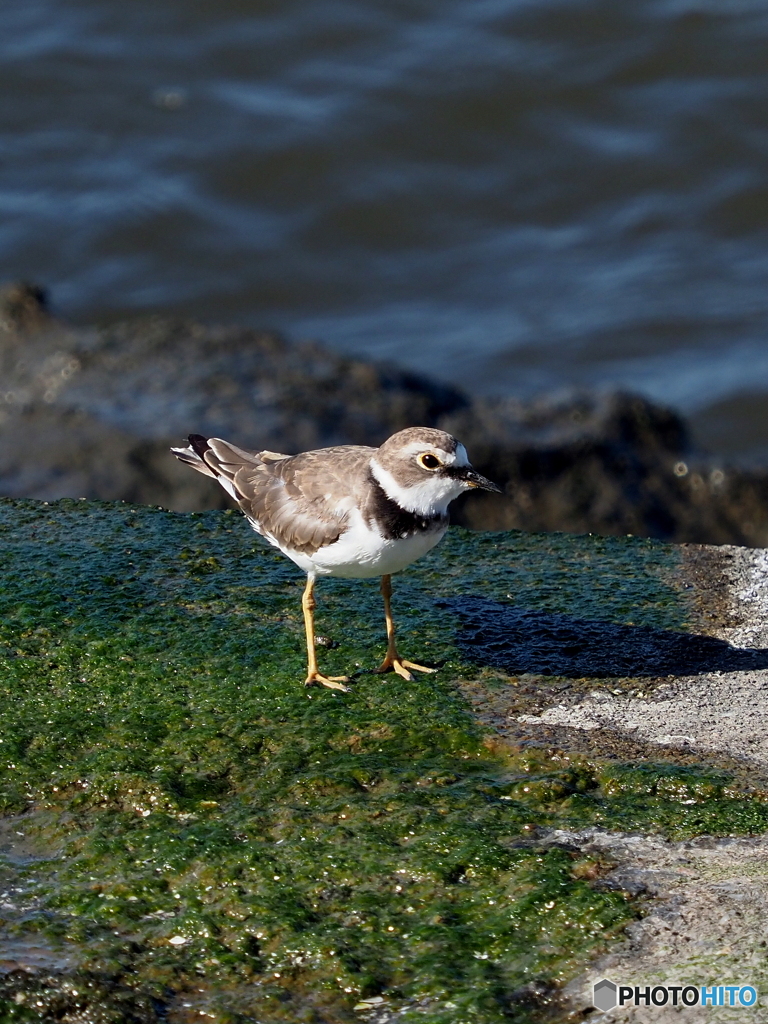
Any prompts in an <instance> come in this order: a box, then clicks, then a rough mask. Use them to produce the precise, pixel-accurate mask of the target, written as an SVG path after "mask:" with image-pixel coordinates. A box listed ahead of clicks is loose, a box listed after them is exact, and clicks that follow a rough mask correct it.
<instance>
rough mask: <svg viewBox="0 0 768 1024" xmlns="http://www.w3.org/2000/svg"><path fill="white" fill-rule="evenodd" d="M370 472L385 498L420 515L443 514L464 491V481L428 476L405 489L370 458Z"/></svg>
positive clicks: (465, 487)
mask: <svg viewBox="0 0 768 1024" xmlns="http://www.w3.org/2000/svg"><path fill="white" fill-rule="evenodd" d="M371 473H373V476H374V479H375V480H376V481H377V483H378V484H379V486H380V487H381V489H382V490H383V491H384V493H385V494H386V496H387V497H388V498H390V499H391V500H392V501H394V502H395V503H396V504H397V505H399V506H400V508H402V509H405V510H406V511H407V512H414V513H415V514H416V515H420V516H441V515H445V513H446V512H447V511H448V506H449V505H450V503H451V502H452V501H453V499H454V498H458V496H459V495H460V494H461V493H462V492H463V491H465V490H466V489H467V485H466V484H465V483H464V481H462V480H452V479H451V478H450V477H444V476H434V477H428V478H427V479H426V480H423V481H422V482H421V483H418V484H412V485H411V486H410V487H404V486H403V485H402V484H399V483H398V482H397V480H395V478H394V477H393V476H392V474H391V473H390V472H389V470H387V469H384V467H383V466H381V465H379V463H378V462H377V461H376V459H375V458H374V459H371Z"/></svg>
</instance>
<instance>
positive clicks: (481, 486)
mask: <svg viewBox="0 0 768 1024" xmlns="http://www.w3.org/2000/svg"><path fill="white" fill-rule="evenodd" d="M459 478H460V479H461V480H465V481H466V482H467V483H468V484H469V486H470V487H471V488H473V489H475V488H476V489H477V490H480V491H491V492H492V493H493V494H501V493H502V491H501V488H500V487H497V486H496V484H494V483H492V482H491V481H490V480H488V479H487V478H486V477H484V476H481V474H480V473H478V472H477V470H476V469H472V467H471V466H468V467H467V468H466V469H464V468H462V470H461V473H460V474H459Z"/></svg>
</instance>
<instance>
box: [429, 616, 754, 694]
mask: <svg viewBox="0 0 768 1024" xmlns="http://www.w3.org/2000/svg"><path fill="white" fill-rule="evenodd" d="M438 603H439V605H440V606H441V607H443V608H448V609H450V610H451V611H452V612H454V613H455V614H456V615H458V617H459V619H460V620H461V628H460V629H459V633H458V636H457V642H458V645H459V647H460V649H461V651H462V653H463V654H464V655H465V656H466V657H467V658H468V659H469V660H470V661H472V662H474V663H475V664H480V665H488V666H492V667H493V668H500V669H503V670H504V671H505V672H507V673H509V674H510V675H520V674H522V673H524V672H530V673H535V674H538V675H553V676H567V677H571V678H583V677H594V678H606V677H611V676H616V677H622V676H624V677H626V676H630V677H631V676H689V675H697V674H698V673H700V672H736V671H744V670H746V669H759V668H768V650H760V649H756V648H738V647H732V646H731V645H730V644H729V643H727V642H726V641H725V640H718V639H716V638H715V637H711V636H702V635H701V634H696V633H676V632H673V631H672V630H665V629H654V628H653V627H652V626H625V625H618V624H616V623H613V622H599V621H593V620H589V619H576V618H572V617H571V616H570V615H555V614H551V613H549V612H541V611H532V610H531V609H528V608H518V607H516V606H515V605H508V604H502V603H501V602H499V601H491V600H488V599H487V598H483V597H470V596H460V597H454V598H449V599H446V600H443V601H440V602H438Z"/></svg>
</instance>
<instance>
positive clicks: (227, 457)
mask: <svg viewBox="0 0 768 1024" xmlns="http://www.w3.org/2000/svg"><path fill="white" fill-rule="evenodd" d="M171 451H172V452H173V454H174V455H175V456H176V458H177V459H179V460H180V461H181V462H183V463H185V464H186V465H187V466H190V467H191V468H192V469H196V470H197V472H198V473H202V474H203V475H204V476H210V477H212V478H213V479H214V480H217V481H218V482H219V483H220V484H221V486H222V487H223V488H224V490H225V491H226V492H227V493H228V494H230V495H231V496H232V497H233V498H234V499H235V501H237V500H239V499H240V498H242V495H241V494H239V493H238V492H237V489H236V487H235V483H234V477H235V474H236V473H237V471H238V470H239V469H242V468H243V466H247V465H251V466H263V465H264V461H265V460H267V461H269V462H275V461H279V460H281V459H287V458H290V456H288V455H281V454H279V453H278V452H249V451H246V450H245V449H244V448H238V447H237V446H236V445H234V444H230V442H229V441H223V440H222V439H221V438H219V437H211V438H207V437H203V435H202V434H190V435H189V448H171Z"/></svg>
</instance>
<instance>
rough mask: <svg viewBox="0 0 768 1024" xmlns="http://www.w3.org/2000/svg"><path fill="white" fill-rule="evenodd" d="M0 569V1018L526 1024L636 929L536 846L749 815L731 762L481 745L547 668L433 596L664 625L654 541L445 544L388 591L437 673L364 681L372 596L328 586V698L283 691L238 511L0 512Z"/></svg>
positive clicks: (665, 607)
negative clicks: (585, 831) (588, 830)
mask: <svg viewBox="0 0 768 1024" xmlns="http://www.w3.org/2000/svg"><path fill="white" fill-rule="evenodd" d="M0 559H1V560H2V578H1V582H0V692H1V693H2V702H1V703H0V741H1V742H0V751H2V754H0V771H1V773H2V785H1V787H0V799H1V800H2V807H3V812H4V815H5V817H4V819H3V821H4V822H5V829H6V831H5V833H3V834H0V855H2V856H1V858H0V863H1V864H2V872H3V878H2V881H3V886H4V892H5V896H4V897H3V900H4V901H5V902H4V903H3V905H2V924H1V925H0V939H1V940H2V941H1V942H0V1008H1V1009H0V1014H4V1015H5V1016H4V1017H3V1019H8V1020H51V1019H77V1020H80V1021H93V1022H99V1024H101V1022H107V1021H110V1022H111V1021H124V1020H125V1021H155V1020H157V1021H159V1020H171V1021H180V1022H186V1021H190V1020H194V1019H200V1014H201V1013H203V1014H208V1016H209V1019H210V1018H212V1019H214V1020H221V1021H227V1020H232V1021H235V1020H237V1021H264V1020H269V1021H279V1020H285V1021H291V1022H296V1021H315V1022H329V1024H330V1022H336V1021H348V1020H352V1019H365V1018H361V1016H360V1015H361V1014H362V1013H363V1012H368V1011H367V1010H364V1009H363V1010H358V1011H357V1012H355V1010H354V1007H355V1006H356V1005H358V1004H359V1003H360V1002H361V1001H365V1000H366V999H370V998H372V997H377V996H380V997H381V998H382V1000H383V1003H377V1002H373V1003H370V1004H368V1005H369V1006H370V1007H372V1009H371V1010H370V1012H371V1013H373V1012H374V1010H375V1013H376V1014H379V1015H381V1014H382V1013H384V1012H385V1011H386V1012H387V1013H389V1014H390V1019H392V1020H395V1019H397V1020H406V1019H410V1017H409V1014H410V1015H411V1016H412V1017H413V1019H414V1020H420V1021H426V1022H428V1024H438V1022H445V1024H448V1022H451V1024H455V1022H456V1021H459V1020H465V1019H466V1020H472V1021H477V1022H481V1024H491V1022H501V1021H509V1020H513V1021H529V1020H530V1021H533V1020H543V1019H544V1018H545V1017H547V1016H548V1015H551V1013H552V1012H554V1009H553V1008H554V1007H556V1006H557V1004H558V998H559V997H558V992H559V990H560V986H561V985H562V984H563V983H565V982H566V981H568V979H569V978H571V977H573V976H574V975H575V974H577V973H578V971H579V970H583V969H584V968H585V966H586V965H587V964H588V962H589V960H590V959H591V958H592V957H594V956H596V955H597V954H599V953H600V952H601V951H604V950H606V949H608V948H609V947H610V945H611V943H612V942H615V941H617V939H618V938H619V937H620V935H621V929H622V927H623V925H624V924H625V923H626V922H627V921H629V920H631V919H633V918H634V917H635V916H636V915H637V913H638V906H636V899H635V897H634V896H632V895H631V894H628V893H627V892H623V891H620V890H615V889H612V888H611V887H610V886H608V887H603V886H601V885H600V879H601V877H602V876H603V875H604V874H605V872H606V871H608V869H609V865H601V863H600V862H599V860H598V861H595V860H594V859H593V860H590V859H589V857H587V858H586V860H585V858H584V856H582V855H581V853H580V851H579V850H578V849H574V848H571V847H569V846H568V845H567V844H565V845H564V844H558V843H552V842H548V841H546V836H547V835H548V834H549V833H550V832H551V830H552V829H555V828H571V829H574V828H583V827H587V826H595V825H599V826H601V827H603V828H616V827H618V828H624V829H626V828H636V829H640V830H644V831H657V830H663V831H666V833H667V834H668V835H670V836H671V837H673V838H674V837H678V836H690V835H697V834H700V833H702V832H708V833H713V834H724V833H730V832H738V831H741V832H750V831H756V830H762V829H764V828H765V827H766V824H767V823H768V810H766V806H765V803H764V802H762V801H761V799H759V796H758V795H756V793H755V792H754V791H753V789H750V788H749V786H748V785H746V783H745V782H744V780H740V779H739V778H738V773H737V772H736V773H735V774H734V768H733V766H731V768H730V769H729V768H728V767H727V766H723V765H720V766H718V765H715V764H709V765H707V764H703V765H702V764H701V763H697V762H696V760H695V758H691V757H690V756H688V757H687V758H682V760H680V762H679V763H675V760H674V758H673V757H672V756H671V755H670V754H669V753H666V754H665V753H663V752H662V753H660V755H659V757H658V758H657V760H655V761H654V760H650V759H648V757H647V750H645V751H643V752H640V753H639V754H638V753H637V752H635V754H634V755H632V754H631V753H630V754H629V755H627V752H626V751H621V750H619V751H618V752H616V751H613V752H611V751H610V750H607V751H606V750H604V751H603V753H602V754H601V752H600V750H599V749H598V748H597V747H595V746H593V748H592V749H591V751H584V752H583V753H579V752H578V750H576V749H575V747H574V749H569V747H568V744H567V743H563V742H559V743H552V742H550V741H549V739H548V737H547V727H546V726H543V727H541V729H542V731H541V734H540V738H539V739H537V738H536V736H535V735H534V734H535V731H536V727H535V726H525V727H524V728H525V729H527V730H528V734H527V735H526V736H524V737H522V738H520V737H518V738H517V739H515V738H514V737H513V738H512V739H511V740H509V739H508V740H505V739H504V738H503V736H502V735H501V733H502V732H503V730H501V731H499V730H494V728H493V724H492V722H491V721H490V720H489V721H488V724H487V725H486V724H483V722H482V718H483V711H482V707H478V711H479V713H480V717H479V718H478V714H477V713H476V712H475V711H474V710H473V707H472V701H473V700H474V701H475V702H476V703H478V705H480V704H482V703H483V701H485V706H486V707H487V706H488V704H489V703H493V701H494V700H495V701H496V707H499V706H500V702H503V701H504V700H506V702H507V707H508V709H510V708H512V704H511V700H512V695H516V696H515V699H519V708H518V710H517V711H514V710H511V711H510V710H508V711H507V712H506V714H507V715H509V714H510V713H512V714H513V715H518V716H524V715H525V714H529V715H531V714H533V712H534V711H535V710H536V708H537V707H538V708H539V709H541V706H542V705H544V704H547V703H548V702H549V703H551V702H552V701H556V700H558V698H559V695H560V694H561V693H562V690H561V687H562V685H563V684H564V683H565V684H566V685H571V682H569V681H568V679H567V678H565V679H564V678H562V677H552V676H548V675H546V674H544V673H541V674H538V675H537V674H535V673H534V674H531V673H530V672H529V673H528V674H527V675H525V676H520V677H514V676H509V675H508V674H506V673H505V672H504V671H503V670H497V669H494V668H492V667H487V659H486V658H485V655H484V654H483V653H482V650H481V648H480V647H479V646H477V645H476V646H477V651H478V653H477V657H476V658H475V662H476V663H475V664H473V663H472V660H471V659H472V657H473V655H472V644H471V643H468V642H467V638H466V636H465V637H464V639H463V640H461V636H460V635H459V634H458V633H457V631H458V630H459V629H460V622H459V620H458V618H457V617H456V616H455V615H454V613H453V612H451V611H449V610H448V609H447V608H446V607H445V606H444V604H442V602H445V601H447V600H449V599H452V598H455V597H456V596H457V595H461V594H464V595H467V594H471V595H475V596H482V597H483V598H484V599H486V600H488V601H495V602H499V603H502V604H507V605H508V604H514V605H518V606H522V607H526V608H528V609H531V610H532V611H538V612H540V613H542V614H547V615H559V616H568V615H570V616H573V617H579V618H586V619H590V620H593V619H595V618H601V619H603V620H605V621H608V622H613V623H615V624H617V625H622V624H623V625H624V626H629V625H630V624H631V623H635V624H636V625H637V627H638V628H640V627H642V628H647V629H653V630H657V631H660V632H664V631H672V632H674V633H676V634H685V633H686V632H687V631H690V630H691V629H694V630H695V629H699V628H700V620H699V618H697V616H698V615H699V612H698V611H697V608H696V606H695V602H693V601H692V600H691V598H690V596H689V591H688V590H687V589H686V586H685V585H683V586H678V584H677V582H676V577H677V574H678V573H679V571H680V567H681V565H682V555H681V552H680V550H679V549H675V548H669V547H665V546H664V545H659V544H654V543H652V542H648V541H632V540H627V539H623V540H622V539H605V538H571V537H566V536H563V535H552V536H540V537H536V536H529V535H524V534H514V533H513V534H486V535H471V534H467V533H464V532H463V531H460V530H452V531H450V532H449V536H448V538H447V539H446V541H445V542H444V543H443V544H442V545H441V546H440V547H439V548H438V549H437V550H436V551H435V552H433V553H432V554H430V555H429V556H428V557H426V558H425V559H423V560H422V561H421V562H419V563H418V564H417V565H415V566H414V567H412V569H410V570H408V571H407V572H406V573H404V574H401V575H400V576H398V577H397V578H396V581H395V582H396V587H395V603H396V608H397V612H398V621H399V623H400V626H401V633H400V638H401V645H402V649H403V650H404V652H406V653H407V654H411V655H412V656H414V655H418V657H419V658H420V659H424V660H426V661H428V662H431V663H432V664H434V665H436V666H438V667H439V669H440V670H439V672H438V674H437V675H435V676H429V677H423V678H419V679H418V680H416V681H414V682H413V683H405V682H404V681H403V680H402V679H400V678H399V677H397V676H395V675H391V676H387V677H380V676H377V675H374V674H373V673H372V672H371V669H372V668H373V666H375V665H376V664H377V661H378V660H379V658H380V656H381V649H382V646H383V642H384V625H383V621H380V618H381V611H380V606H379V605H380V601H379V597H378V592H377V588H376V585H375V582H371V581H369V582H365V581H328V582H327V583H324V584H323V587H322V589H321V591H320V594H319V597H320V606H319V608H318V625H319V629H320V631H321V632H322V633H324V634H326V636H327V637H328V643H329V649H328V650H326V651H324V659H325V660H324V665H326V666H327V669H328V670H329V671H331V670H333V671H337V670H338V671H342V670H344V671H349V670H350V669H352V670H353V673H354V682H353V685H352V689H351V692H350V693H349V694H343V695H342V694H336V693H333V692H330V691H320V690H306V689H305V688H304V687H303V686H302V685H301V679H302V678H303V656H304V655H303V635H302V624H301V614H300V593H301V590H300V587H301V583H302V580H301V579H300V578H298V577H297V574H296V571H295V569H294V567H293V566H292V565H291V564H290V563H289V562H288V561H287V560H286V559H284V558H283V557H282V556H281V555H280V554H279V553H278V552H276V551H274V550H273V549H271V548H269V547H267V546H265V545H264V544H263V543H262V542H261V541H260V540H259V538H257V537H256V536H255V535H254V534H253V533H252V531H250V530H249V529H248V527H247V524H246V523H245V521H244V520H243V518H242V517H241V516H240V515H239V514H235V513H227V512H216V511H214V512H208V513H199V514H178V513H170V512H165V511H163V510H160V509H153V508H140V507H131V506H127V505H122V504H112V505H109V504H98V503H90V502H77V501H62V502H57V503H53V504H46V503H42V502H31V501H11V500H4V501H2V502H1V503H0ZM457 635H458V636H459V640H460V641H461V643H462V644H463V645H464V646H463V648H462V647H460V646H459V645H458V644H459V640H457V639H456V637H457ZM483 663H486V667H483ZM580 685H583V689H584V691H585V692H586V691H587V690H589V691H592V690H594V689H595V688H596V687H598V688H600V687H602V688H604V689H605V690H606V692H607V691H608V688H609V687H610V688H611V689H613V688H615V686H616V679H613V678H609V677H606V676H603V677H602V678H600V679H594V680H584V681H582V684H580ZM620 685H625V686H630V685H631V686H636V685H637V681H635V682H634V683H633V682H632V681H631V680H630V681H627V680H624V681H623V683H620ZM643 685H644V686H651V687H652V681H649V680H647V679H646V680H644V681H643ZM577 689H578V687H577ZM483 694H484V696H482V695H483ZM572 732H573V733H574V735H578V736H582V735H584V733H583V732H580V731H579V730H578V729H574V730H572ZM590 735H591V734H590ZM609 746H610V744H609ZM633 756H634V761H633ZM638 766H639V767H638ZM4 835H5V836H10V837H11V838H10V839H9V840H8V841H5V840H4V839H3V836H4ZM14 837H16V838H14ZM19 842H23V843H25V844H27V846H26V847H24V848H23V849H22V848H20V847H19V846H18V843H19ZM14 844H16V845H14ZM35 958H36V959H35ZM382 1007H383V1008H382ZM67 1015H69V1017H67ZM381 1019H384V1018H383V1017H382V1018H381Z"/></svg>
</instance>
